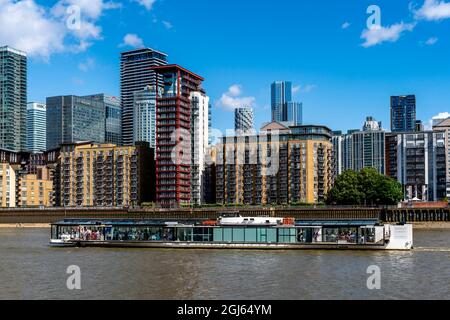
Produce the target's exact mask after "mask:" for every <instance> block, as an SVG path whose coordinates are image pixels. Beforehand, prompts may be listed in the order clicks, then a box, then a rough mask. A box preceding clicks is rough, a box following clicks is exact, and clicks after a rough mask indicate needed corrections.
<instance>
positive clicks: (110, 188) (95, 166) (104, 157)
mask: <svg viewBox="0 0 450 320" xmlns="http://www.w3.org/2000/svg"><path fill="white" fill-rule="evenodd" d="M153 159H154V152H153V149H150V148H149V146H148V145H144V144H142V145H137V146H133V147H118V146H116V145H113V144H92V143H77V144H65V145H62V147H61V168H60V170H61V172H60V181H61V187H60V191H61V205H62V206H65V207H91V206H102V207H122V206H134V205H139V204H141V203H143V202H151V201H153V200H154V191H153V190H154V188H155V187H154V186H155V183H154V170H155V169H154V160H153ZM152 172H153V175H152V174H151V173H152ZM152 191H153V192H152Z"/></svg>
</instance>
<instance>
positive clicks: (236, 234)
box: [233, 228, 245, 242]
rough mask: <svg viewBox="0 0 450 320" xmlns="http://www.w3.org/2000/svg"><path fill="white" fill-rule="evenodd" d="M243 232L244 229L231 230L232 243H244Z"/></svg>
mask: <svg viewBox="0 0 450 320" xmlns="http://www.w3.org/2000/svg"><path fill="white" fill-rule="evenodd" d="M244 232H245V229H244V228H233V242H245V238H244V237H245V233H244Z"/></svg>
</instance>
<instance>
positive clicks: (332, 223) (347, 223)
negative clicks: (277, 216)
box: [295, 219, 380, 227]
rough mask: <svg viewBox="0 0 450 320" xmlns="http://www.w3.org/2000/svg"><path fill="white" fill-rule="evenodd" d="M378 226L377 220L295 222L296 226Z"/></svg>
mask: <svg viewBox="0 0 450 320" xmlns="http://www.w3.org/2000/svg"><path fill="white" fill-rule="evenodd" d="M378 224H380V221H379V220H378V219H364V220H303V221H296V222H295V225H296V226H324V227H327V226H339V227H347V226H353V227H356V226H359V227H360V226H374V225H378Z"/></svg>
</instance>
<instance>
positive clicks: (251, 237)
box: [245, 228, 258, 243]
mask: <svg viewBox="0 0 450 320" xmlns="http://www.w3.org/2000/svg"><path fill="white" fill-rule="evenodd" d="M256 231H257V229H256V228H246V229H245V242H251V243H256V242H258V241H257V237H256V236H257V232H256Z"/></svg>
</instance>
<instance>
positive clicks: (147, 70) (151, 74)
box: [120, 48, 167, 145]
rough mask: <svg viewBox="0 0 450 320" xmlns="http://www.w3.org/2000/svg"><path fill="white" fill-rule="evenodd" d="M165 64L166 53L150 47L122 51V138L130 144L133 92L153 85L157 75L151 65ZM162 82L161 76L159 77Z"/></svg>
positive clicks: (125, 143)
mask: <svg viewBox="0 0 450 320" xmlns="http://www.w3.org/2000/svg"><path fill="white" fill-rule="evenodd" d="M166 64H167V55H166V54H164V53H161V52H158V51H155V50H153V49H150V48H144V49H138V50H132V51H127V52H122V54H121V58H120V90H121V101H122V102H121V103H122V140H123V143H124V145H132V144H133V140H134V133H133V119H134V116H133V111H134V93H135V92H136V91H141V90H142V89H143V88H145V87H146V86H155V85H156V80H157V76H156V73H155V71H154V70H152V67H156V66H163V65H166ZM159 80H160V82H162V78H161V76H160V77H159Z"/></svg>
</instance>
